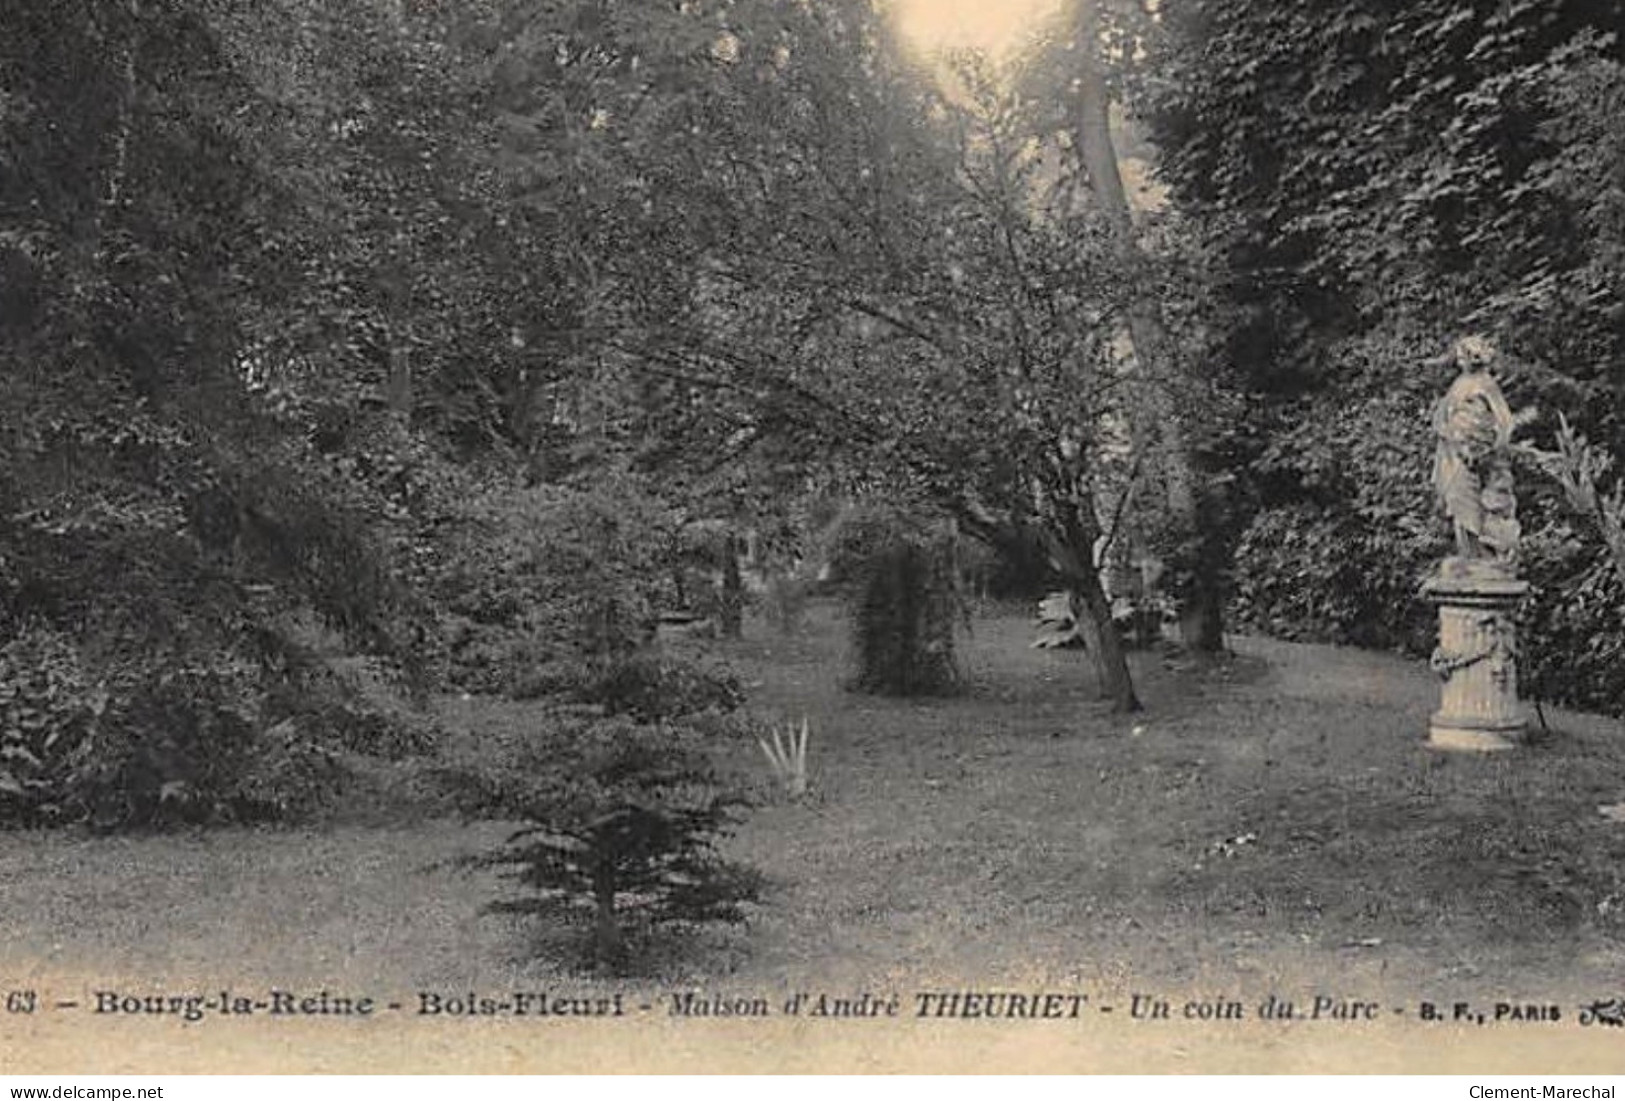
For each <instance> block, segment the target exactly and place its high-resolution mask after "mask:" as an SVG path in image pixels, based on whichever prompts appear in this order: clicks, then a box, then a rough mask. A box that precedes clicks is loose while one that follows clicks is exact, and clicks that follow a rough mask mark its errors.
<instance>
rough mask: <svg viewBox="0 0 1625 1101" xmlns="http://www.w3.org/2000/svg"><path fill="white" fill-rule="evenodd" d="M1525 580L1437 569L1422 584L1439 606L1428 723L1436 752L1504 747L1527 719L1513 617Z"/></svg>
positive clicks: (1509, 745) (1525, 587)
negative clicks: (1438, 682)
mask: <svg viewBox="0 0 1625 1101" xmlns="http://www.w3.org/2000/svg"><path fill="white" fill-rule="evenodd" d="M1528 592H1529V583H1528V582H1527V581H1519V580H1517V579H1516V578H1510V577H1485V576H1471V575H1469V576H1451V575H1450V574H1449V573H1441V575H1440V576H1438V577H1434V578H1433V579H1431V580H1430V581H1428V582H1427V583H1426V584H1425V585H1423V586H1422V595H1423V596H1425V597H1426V598H1427V599H1428V600H1430V601H1432V602H1433V603H1434V604H1437V605H1438V607H1439V646H1438V649H1436V650H1434V651H1433V662H1432V665H1433V671H1434V672H1435V673H1437V674H1438V675H1439V677H1440V678H1441V679H1442V680H1443V682H1444V688H1443V691H1442V694H1441V699H1440V704H1439V710H1438V711H1436V712H1434V714H1433V720H1432V722H1431V724H1430V725H1429V727H1428V744H1429V745H1430V746H1432V747H1433V748H1435V749H1454V750H1468V751H1477V752H1489V751H1494V750H1500V749H1511V748H1512V747H1513V746H1514V745H1515V744H1516V743H1517V740H1518V739H1519V737H1520V736H1521V735H1522V734H1523V732H1524V729H1525V726H1526V725H1527V720H1526V718H1525V716H1524V712H1523V705H1522V704H1520V703H1519V702H1518V640H1517V629H1516V626H1515V623H1514V614H1515V613H1516V611H1517V607H1518V602H1519V601H1521V600H1522V599H1523V598H1524V596H1526V595H1527V594H1528Z"/></svg>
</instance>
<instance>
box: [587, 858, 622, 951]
mask: <svg viewBox="0 0 1625 1101" xmlns="http://www.w3.org/2000/svg"><path fill="white" fill-rule="evenodd" d="M592 888H593V889H592V893H593V902H594V904H595V907H596V912H595V914H594V915H593V930H592V950H593V958H594V959H595V960H596V961H597V962H598V964H599V965H600V966H606V967H614V966H616V965H618V964H619V963H620V962H621V957H622V953H623V952H624V950H625V945H624V943H623V941H622V938H621V925H620V922H618V921H616V920H615V876H614V873H613V872H612V871H611V870H610V869H609V868H608V867H607V866H600V867H599V868H597V869H596V871H595V872H594V875H593V885H592Z"/></svg>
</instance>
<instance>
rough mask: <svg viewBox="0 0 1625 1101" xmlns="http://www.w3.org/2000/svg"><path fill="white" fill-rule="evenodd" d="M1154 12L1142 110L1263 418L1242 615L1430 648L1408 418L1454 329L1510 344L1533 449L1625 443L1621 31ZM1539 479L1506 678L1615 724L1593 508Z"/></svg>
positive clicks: (1616, 591) (1544, 24)
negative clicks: (1218, 289) (1519, 654)
mask: <svg viewBox="0 0 1625 1101" xmlns="http://www.w3.org/2000/svg"><path fill="white" fill-rule="evenodd" d="M1166 15H1167V18H1166V20H1165V21H1164V25H1163V28H1162V29H1163V32H1164V33H1163V37H1162V40H1161V42H1160V48H1159V50H1158V51H1157V60H1156V63H1155V64H1153V65H1152V66H1151V67H1150V70H1149V74H1148V79H1147V80H1146V82H1145V84H1144V87H1143V88H1142V89H1141V92H1142V99H1141V103H1142V106H1143V107H1144V108H1145V110H1146V114H1147V115H1148V116H1149V117H1150V118H1151V119H1152V120H1153V122H1154V124H1155V125H1154V128H1153V129H1154V136H1155V139H1156V141H1157V142H1158V144H1159V146H1160V147H1161V149H1162V151H1163V153H1164V165H1163V168H1164V173H1165V176H1166V178H1167V179H1168V180H1169V182H1170V183H1171V184H1172V187H1173V192H1174V197H1175V199H1176V201H1177V202H1179V203H1180V204H1181V205H1182V206H1184V207H1185V208H1186V210H1187V211H1188V212H1189V213H1190V214H1192V215H1195V216H1197V217H1198V218H1199V220H1200V223H1201V225H1202V226H1203V227H1204V230H1205V233H1206V236H1207V240H1208V247H1209V248H1210V249H1212V250H1213V252H1214V254H1215V255H1217V256H1219V257H1221V258H1222V260H1223V265H1224V268H1225V269H1226V270H1227V272H1228V278H1227V281H1226V284H1225V292H1226V296H1227V298H1228V300H1229V302H1230V310H1231V321H1230V323H1229V325H1228V326H1227V331H1226V333H1225V337H1226V340H1227V343H1228V354H1229V357H1230V358H1231V359H1232V360H1233V362H1234V364H1235V365H1236V367H1237V369H1238V374H1239V375H1240V377H1241V378H1243V379H1245V380H1247V384H1248V385H1249V386H1250V388H1251V390H1252V392H1253V394H1254V396H1255V400H1256V403H1257V404H1256V409H1257V414H1256V418H1255V420H1254V421H1253V423H1252V424H1250V425H1249V431H1248V432H1247V433H1245V434H1244V435H1245V438H1243V439H1240V440H1238V441H1237V442H1238V444H1240V445H1241V446H1240V447H1239V448H1238V451H1237V454H1238V455H1240V456H1241V457H1242V458H1243V459H1244V460H1245V468H1244V469H1245V473H1246V478H1245V481H1246V488H1247V493H1248V496H1247V499H1248V502H1249V504H1250V510H1251V513H1252V516H1253V519H1252V521H1251V525H1250V527H1249V528H1248V529H1247V530H1246V532H1245V534H1244V536H1243V537H1242V540H1241V543H1240V547H1239V550H1238V557H1237V560H1236V572H1237V577H1238V598H1239V600H1238V611H1239V612H1240V614H1241V615H1242V617H1243V618H1244V619H1245V620H1246V621H1247V622H1249V623H1251V624H1252V625H1254V626H1260V627H1264V628H1266V629H1270V630H1274V631H1277V632H1280V633H1284V634H1287V635H1289V636H1292V637H1302V638H1318V639H1336V640H1342V641H1353V642H1359V643H1362V644H1371V645H1397V646H1409V647H1418V646H1424V645H1425V639H1426V637H1427V634H1428V624H1427V616H1426V613H1425V606H1422V605H1420V604H1419V602H1418V601H1416V600H1415V599H1414V593H1415V586H1416V583H1417V582H1418V581H1419V580H1420V579H1421V576H1422V575H1423V574H1424V573H1425V571H1426V570H1427V569H1428V568H1429V567H1430V566H1431V563H1432V562H1433V561H1434V560H1435V559H1436V558H1437V557H1438V555H1439V554H1440V553H1442V550H1443V546H1442V544H1443V536H1444V531H1443V527H1442V525H1440V524H1439V523H1438V522H1437V521H1436V520H1435V519H1434V518H1433V515H1432V513H1433V505H1432V502H1431V500H1430V498H1429V497H1428V495H1427V492H1426V479H1427V470H1428V464H1429V458H1430V454H1431V450H1432V446H1433V441H1432V439H1431V435H1430V433H1429V431H1428V429H1427V416H1428V412H1429V408H1430V406H1431V402H1432V400H1433V399H1434V398H1435V397H1436V396H1437V395H1438V394H1440V393H1442V392H1443V390H1444V388H1445V386H1446V385H1447V384H1448V382H1449V378H1448V372H1447V371H1445V370H1444V369H1443V368H1442V367H1440V366H1438V365H1437V363H1436V362H1435V361H1434V359H1435V357H1436V356H1437V354H1438V353H1439V352H1440V351H1442V350H1443V348H1444V347H1445V345H1446V344H1447V342H1448V340H1449V339H1450V338H1451V337H1453V336H1455V335H1459V334H1460V333H1462V332H1467V331H1482V332H1486V333H1488V334H1490V335H1491V336H1493V337H1494V338H1495V339H1496V340H1497V342H1498V343H1499V344H1500V345H1501V346H1502V347H1503V348H1504V349H1505V350H1506V351H1507V352H1508V359H1507V361H1506V362H1505V363H1504V364H1503V365H1502V366H1501V368H1500V373H1501V375H1502V381H1503V384H1504V385H1505V386H1506V388H1507V390H1508V392H1509V395H1510V396H1511V399H1512V401H1513V404H1514V406H1517V407H1524V406H1533V407H1535V408H1536V409H1537V410H1538V413H1539V416H1538V419H1537V420H1536V421H1535V423H1534V425H1533V426H1532V427H1531V428H1530V429H1528V430H1527V431H1526V433H1525V437H1526V439H1528V440H1529V441H1530V442H1531V443H1533V444H1534V445H1535V446H1537V447H1539V448H1542V449H1547V450H1549V449H1550V448H1551V446H1552V441H1553V439H1554V438H1555V436H1556V435H1557V433H1558V431H1559V417H1560V416H1566V417H1567V418H1568V419H1569V421H1571V422H1573V423H1574V424H1575V425H1576V426H1577V427H1578V428H1579V430H1580V431H1582V432H1583V433H1584V434H1585V435H1587V436H1588V437H1589V438H1590V439H1591V440H1592V441H1593V443H1595V444H1597V445H1598V446H1599V447H1600V448H1601V449H1602V451H1603V453H1613V454H1620V453H1622V452H1625V422H1622V420H1621V418H1620V410H1621V409H1625V390H1622V389H1621V387H1622V386H1625V374H1622V373H1621V372H1620V370H1619V366H1618V365H1619V363H1620V361H1621V357H1622V355H1625V328H1622V327H1621V325H1620V321H1621V319H1622V318H1625V298H1622V297H1621V287H1622V286H1625V284H1622V283H1621V281H1620V280H1619V278H1618V274H1619V268H1618V265H1619V256H1620V251H1619V240H1620V237H1619V234H1620V222H1619V217H1618V215H1619V210H1618V207H1619V201H1618V193H1619V192H1618V181H1619V175H1618V173H1619V171H1620V167H1619V166H1620V163H1621V162H1620V160H1619V158H1618V156H1617V152H1618V149H1619V142H1620V140H1621V137H1620V127H1619V125H1618V114H1617V106H1618V104H1619V102H1620V97H1621V95H1622V93H1625V83H1622V77H1625V70H1622V69H1621V65H1620V62H1621V56H1622V55H1621V42H1620V38H1619V32H1620V31H1621V30H1622V29H1625V27H1622V26H1621V16H1620V14H1619V12H1618V11H1617V10H1616V9H1615V7H1614V6H1611V5H1594V4H1587V3H1581V2H1563V3H1532V2H1515V3H1500V2H1488V0H1485V2H1467V0H1426V2H1422V3H1416V4H1409V5H1404V6H1403V7H1402V8H1398V7H1395V6H1394V5H1391V4H1387V3H1382V2H1379V0H1370V2H1356V3H1351V4H1344V5H1340V6H1338V8H1337V10H1336V11H1335V12H1327V11H1326V10H1324V9H1323V8H1322V7H1321V6H1319V5H1314V4H1309V3H1284V4H1280V3H1270V4H1265V3H1255V2H1251V0H1185V2H1182V3H1179V4H1171V5H1167V9H1166ZM1542 471H1543V467H1542V466H1541V465H1540V464H1531V465H1529V466H1528V467H1527V468H1526V469H1525V470H1523V471H1522V472H1521V475H1520V477H1521V490H1520V497H1521V501H1520V511H1521V515H1522V517H1523V520H1524V526H1525V531H1526V534H1527V539H1528V546H1527V549H1526V555H1525V557H1526V560H1527V570H1528V572H1529V574H1530V576H1531V577H1533V578H1534V579H1535V580H1536V581H1537V586H1538V593H1537V597H1536V600H1535V602H1534V607H1533V608H1532V609H1531V611H1530V614H1529V622H1528V624H1527V627H1528V631H1527V634H1526V637H1525V645H1524V654H1525V666H1526V669H1527V670H1528V671H1529V672H1530V673H1531V674H1532V675H1531V678H1530V679H1531V681H1532V683H1533V685H1534V687H1535V690H1536V691H1537V692H1539V693H1540V694H1541V695H1543V696H1545V697H1547V698H1550V699H1557V700H1563V701H1566V702H1571V703H1578V704H1584V705H1586V706H1593V707H1604V708H1608V709H1612V710H1615V711H1618V710H1620V709H1622V708H1625V695H1621V694H1620V688H1621V683H1620V681H1619V679H1618V677H1617V675H1616V674H1615V672H1614V670H1615V669H1616V668H1617V662H1616V658H1617V652H1616V647H1615V645H1614V643H1613V642H1611V641H1610V640H1613V639H1617V638H1618V636H1619V622H1620V615H1621V612H1622V609H1625V604H1622V603H1621V596H1622V595H1625V592H1622V590H1621V588H1620V586H1619V579H1618V578H1617V577H1611V576H1610V575H1609V574H1608V572H1607V557H1606V548H1605V546H1604V545H1603V544H1602V543H1601V542H1600V541H1599V540H1597V539H1596V535H1597V532H1598V529H1597V526H1596V524H1595V519H1596V518H1595V517H1585V516H1579V515H1576V514H1575V513H1574V512H1573V510H1572V509H1570V508H1569V507H1568V506H1567V505H1566V503H1565V501H1564V499H1563V497H1564V494H1563V492H1562V490H1561V487H1560V485H1559V484H1558V483H1557V482H1555V481H1553V480H1552V479H1551V478H1549V477H1547V476H1545V475H1544V474H1543V473H1542ZM1604 488H1606V487H1604ZM1581 638H1585V639H1587V640H1589V641H1587V642H1585V643H1579V642H1578V640H1579V639H1581Z"/></svg>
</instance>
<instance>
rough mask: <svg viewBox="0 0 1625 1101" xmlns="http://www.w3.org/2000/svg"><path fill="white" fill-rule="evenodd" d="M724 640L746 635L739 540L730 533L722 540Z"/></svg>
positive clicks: (743, 586) (722, 623)
mask: <svg viewBox="0 0 1625 1101" xmlns="http://www.w3.org/2000/svg"><path fill="white" fill-rule="evenodd" d="M720 618H721V620H722V622H721V624H720V627H721V630H722V637H723V638H740V637H742V636H743V635H744V633H745V630H744V628H745V585H744V579H743V578H742V577H741V576H740V573H739V540H738V538H737V537H736V536H734V534H733V533H732V532H729V533H728V534H727V535H726V536H724V537H723V540H722V614H721V616H720Z"/></svg>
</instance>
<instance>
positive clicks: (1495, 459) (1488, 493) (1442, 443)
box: [1433, 336, 1519, 577]
mask: <svg viewBox="0 0 1625 1101" xmlns="http://www.w3.org/2000/svg"><path fill="white" fill-rule="evenodd" d="M1452 355H1453V357H1454V359H1455V362H1456V366H1457V367H1458V368H1459V369H1460V374H1458V375H1457V376H1456V380H1455V382H1453V383H1452V384H1451V386H1450V389H1449V390H1448V391H1446V393H1445V395H1444V397H1443V398H1442V399H1440V401H1439V403H1438V404H1437V405H1436V406H1435V407H1434V409H1433V430H1434V432H1435V434H1436V435H1437V436H1438V447H1437V450H1436V451H1435V452H1434V458H1433V488H1434V490H1435V491H1436V492H1437V494H1438V499H1439V508H1440V511H1441V512H1443V513H1444V515H1445V516H1446V517H1448V518H1449V520H1450V523H1451V528H1452V531H1453V533H1454V536H1455V542H1456V553H1455V556H1454V557H1453V558H1451V559H1447V560H1446V563H1445V570H1446V571H1447V572H1451V573H1473V574H1491V575H1500V576H1506V577H1511V576H1513V575H1514V573H1515V572H1516V568H1517V551H1518V535H1519V528H1518V519H1517V500H1516V498H1515V497H1514V495H1513V487H1512V454H1511V448H1512V429H1513V426H1514V423H1515V422H1514V418H1513V415H1512V410H1511V408H1510V407H1509V406H1508V405H1507V400H1506V397H1505V396H1504V395H1503V394H1502V393H1501V387H1500V386H1499V385H1498V384H1497V383H1496V381H1495V378H1494V376H1493V375H1491V374H1490V372H1489V368H1490V364H1491V363H1493V362H1494V360H1495V349H1494V347H1493V346H1492V345H1491V344H1490V343H1489V342H1488V341H1486V340H1484V339H1483V338H1482V337H1476V336H1468V337H1463V338H1462V339H1460V340H1458V341H1457V342H1456V344H1455V346H1454V347H1453V349H1452Z"/></svg>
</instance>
